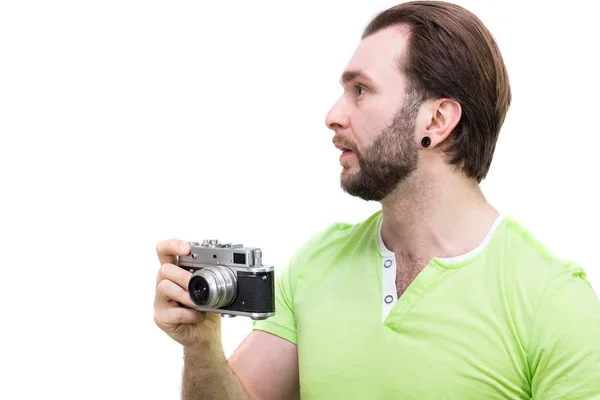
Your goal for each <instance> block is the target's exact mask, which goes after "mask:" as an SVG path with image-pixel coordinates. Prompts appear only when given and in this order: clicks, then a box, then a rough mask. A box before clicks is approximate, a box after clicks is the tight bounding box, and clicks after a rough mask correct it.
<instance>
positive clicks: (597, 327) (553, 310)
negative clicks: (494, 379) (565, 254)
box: [529, 267, 600, 400]
mask: <svg viewBox="0 0 600 400" xmlns="http://www.w3.org/2000/svg"><path fill="white" fill-rule="evenodd" d="M529 347H530V350H529V355H530V357H529V359H530V368H531V373H532V379H531V392H532V396H533V398H534V399H544V400H549V399H581V400H592V399H593V400H600V301H598V297H597V296H596V295H595V293H594V291H593V289H592V287H591V286H590V284H589V282H588V281H587V279H586V277H585V273H584V272H583V271H582V270H581V269H580V268H577V267H570V268H569V270H568V271H565V272H563V273H561V274H560V275H559V276H557V277H555V278H554V280H553V281H552V282H551V283H550V284H549V286H548V287H547V288H546V290H545V293H544V295H543V297H542V299H541V301H540V304H539V307H538V310H537V313H536V316H535V320H534V323H533V327H532V332H531V339H530V346H529Z"/></svg>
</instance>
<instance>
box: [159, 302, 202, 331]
mask: <svg viewBox="0 0 600 400" xmlns="http://www.w3.org/2000/svg"><path fill="white" fill-rule="evenodd" d="M205 318H206V313H204V312H198V311H194V310H190V309H189V308H183V307H170V308H165V309H162V310H158V311H157V312H156V313H155V314H154V321H155V322H156V324H157V325H159V326H161V325H163V326H164V325H170V326H171V327H173V326H177V325H179V324H196V323H198V322H202V321H203V320H204V319H205Z"/></svg>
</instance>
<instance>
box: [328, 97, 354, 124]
mask: <svg viewBox="0 0 600 400" xmlns="http://www.w3.org/2000/svg"><path fill="white" fill-rule="evenodd" d="M325 125H327V127H328V128H329V129H331V130H332V131H336V130H343V129H346V128H348V125H349V120H348V113H347V112H346V107H344V98H343V97H341V98H340V99H339V100H338V101H337V102H336V103H335V104H334V105H333V107H331V109H330V110H329V112H328V113H327V116H326V117H325Z"/></svg>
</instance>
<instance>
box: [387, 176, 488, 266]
mask: <svg viewBox="0 0 600 400" xmlns="http://www.w3.org/2000/svg"><path fill="white" fill-rule="evenodd" d="M382 212H383V221H382V227H381V235H382V239H383V242H384V244H385V245H386V247H387V248H388V249H390V250H391V251H393V252H394V253H395V254H396V256H401V257H407V258H409V259H413V260H422V261H427V260H429V259H431V258H432V257H439V258H446V257H455V256H458V255H461V254H464V253H467V252H468V251H470V250H472V249H474V248H476V247H477V246H478V245H479V244H481V242H482V241H483V240H484V238H485V236H486V235H487V233H488V232H489V230H490V228H491V226H492V224H493V223H494V221H495V220H496V218H497V217H498V212H497V211H496V210H495V209H494V208H493V207H492V206H491V205H490V204H489V203H488V202H487V201H486V200H485V198H484V196H483V194H482V193H481V190H480V188H479V185H478V184H477V183H476V182H475V181H473V180H469V179H467V178H466V177H464V176H463V175H462V174H460V173H458V172H456V171H444V172H442V173H439V172H438V173H433V172H432V171H415V174H413V175H412V176H411V177H410V178H408V179H407V180H406V181H405V182H403V183H402V184H401V185H399V186H398V187H397V188H396V190H395V191H394V192H393V193H392V194H391V195H390V196H388V197H386V198H385V199H384V200H383V201H382Z"/></svg>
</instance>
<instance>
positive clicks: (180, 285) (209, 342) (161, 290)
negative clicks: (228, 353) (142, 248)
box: [154, 239, 221, 348]
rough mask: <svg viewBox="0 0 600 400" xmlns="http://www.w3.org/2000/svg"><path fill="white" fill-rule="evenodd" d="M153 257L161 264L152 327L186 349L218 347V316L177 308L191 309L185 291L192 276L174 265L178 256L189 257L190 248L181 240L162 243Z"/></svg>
mask: <svg viewBox="0 0 600 400" xmlns="http://www.w3.org/2000/svg"><path fill="white" fill-rule="evenodd" d="M156 253H157V254H158V259H159V261H160V264H161V266H160V269H159V271H158V279H157V281H156V296H155V298H154V322H155V323H156V325H158V327H159V328H160V329H162V330H163V331H165V332H166V333H167V334H168V335H169V336H170V337H171V338H173V339H174V340H176V341H177V342H179V343H181V344H182V345H184V346H186V347H194V348H203V347H212V346H213V345H218V346H220V345H221V342H220V341H221V315H220V314H218V313H207V312H199V311H196V310H192V309H190V308H186V307H183V306H181V305H180V303H181V304H184V305H186V306H188V307H195V305H194V303H193V302H192V300H191V299H190V295H189V293H188V291H187V287H188V283H189V281H190V278H191V276H192V274H191V272H189V271H186V270H185V269H183V268H181V267H179V266H177V265H176V264H177V258H178V256H184V255H188V254H189V253H190V245H189V244H188V243H187V242H184V241H182V240H176V239H171V240H165V241H162V242H159V243H158V244H157V245H156Z"/></svg>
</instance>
